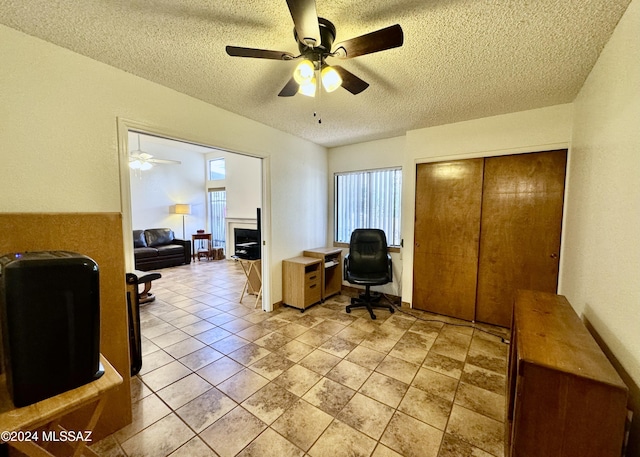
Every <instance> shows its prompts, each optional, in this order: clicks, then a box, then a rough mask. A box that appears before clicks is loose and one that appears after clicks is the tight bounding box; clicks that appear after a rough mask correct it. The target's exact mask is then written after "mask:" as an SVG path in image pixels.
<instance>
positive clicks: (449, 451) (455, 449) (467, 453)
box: [438, 433, 503, 457]
mask: <svg viewBox="0 0 640 457" xmlns="http://www.w3.org/2000/svg"><path fill="white" fill-rule="evenodd" d="M438 457H503V456H493V455H491V454H489V453H488V452H485V451H483V450H482V449H478V448H477V447H475V446H472V445H471V444H469V443H466V442H464V441H462V440H460V439H458V438H456V437H454V436H451V435H449V434H448V433H445V435H444V439H443V440H442V446H441V447H440V453H439V454H438Z"/></svg>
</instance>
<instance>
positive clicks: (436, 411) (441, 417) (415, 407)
mask: <svg viewBox="0 0 640 457" xmlns="http://www.w3.org/2000/svg"><path fill="white" fill-rule="evenodd" d="M451 406H452V402H451V401H449V400H445V399H444V398H441V397H436V396H435V395H431V394H429V393H427V392H425V391H423V390H420V389H416V388H415V387H409V390H407V393H406V395H405V396H404V398H403V399H402V402H401V403H400V406H398V411H402V412H403V413H405V414H407V415H409V416H411V417H414V418H416V419H418V420H420V421H422V422H424V423H425V424H429V425H431V426H433V427H435V428H437V429H438V430H443V431H444V429H445V427H446V426H447V421H448V420H449V413H450V412H451Z"/></svg>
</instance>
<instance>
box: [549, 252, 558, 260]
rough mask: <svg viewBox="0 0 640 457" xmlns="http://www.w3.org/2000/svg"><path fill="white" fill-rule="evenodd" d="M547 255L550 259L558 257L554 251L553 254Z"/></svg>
mask: <svg viewBox="0 0 640 457" xmlns="http://www.w3.org/2000/svg"><path fill="white" fill-rule="evenodd" d="M549 257H551V258H552V259H557V258H558V254H556V253H555V252H554V253H553V254H551V255H550V256H549Z"/></svg>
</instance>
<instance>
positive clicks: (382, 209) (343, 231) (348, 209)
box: [335, 168, 402, 246]
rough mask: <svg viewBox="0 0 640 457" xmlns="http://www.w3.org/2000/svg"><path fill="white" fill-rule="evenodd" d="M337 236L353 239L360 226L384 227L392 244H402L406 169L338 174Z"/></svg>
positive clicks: (336, 194)
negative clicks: (403, 193)
mask: <svg viewBox="0 0 640 457" xmlns="http://www.w3.org/2000/svg"><path fill="white" fill-rule="evenodd" d="M335 177H336V179H335V198H336V203H335V211H336V214H335V228H336V232H335V240H336V242H338V243H349V241H350V239H351V232H353V230H354V229H357V228H379V229H382V230H384V232H385V234H386V236H387V243H389V245H390V246H400V242H401V235H400V194H401V190H402V169H401V168H389V169H383V170H369V171H359V172H354V173H337V174H336V175H335Z"/></svg>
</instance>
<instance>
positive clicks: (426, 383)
mask: <svg viewBox="0 0 640 457" xmlns="http://www.w3.org/2000/svg"><path fill="white" fill-rule="evenodd" d="M411 385H412V386H413V387H417V388H418V389H420V390H424V391H425V392H428V393H430V394H432V395H435V396H438V397H441V398H444V399H445V400H448V401H453V397H454V396H455V395H456V389H457V388H458V380H457V379H456V378H452V377H450V376H446V375H443V374H441V373H438V372H437V371H433V370H430V369H428V368H424V367H423V368H420V369H419V370H418V373H417V374H416V377H415V378H414V379H413V382H412V383H411Z"/></svg>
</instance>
